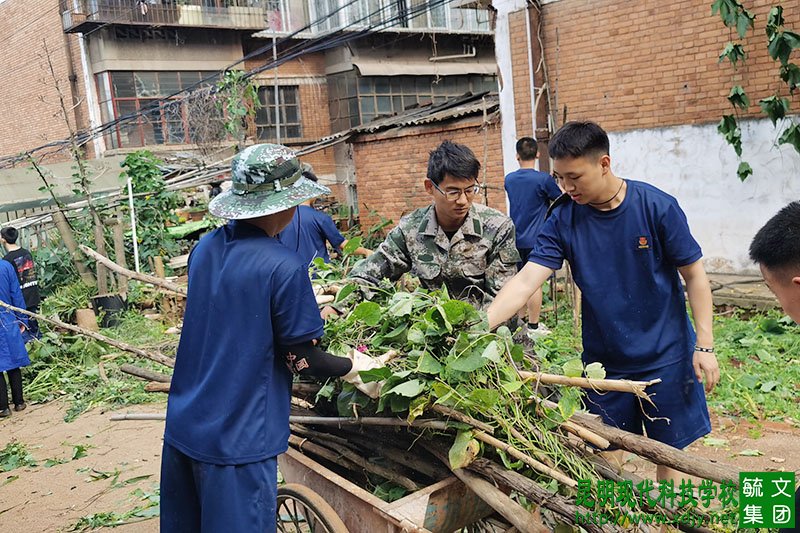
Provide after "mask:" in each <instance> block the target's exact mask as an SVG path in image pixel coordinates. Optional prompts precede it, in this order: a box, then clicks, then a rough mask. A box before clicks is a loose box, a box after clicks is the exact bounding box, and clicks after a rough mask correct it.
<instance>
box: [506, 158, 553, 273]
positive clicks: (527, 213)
mask: <svg viewBox="0 0 800 533" xmlns="http://www.w3.org/2000/svg"><path fill="white" fill-rule="evenodd" d="M504 185H505V189H506V194H508V206H509V213H508V215H509V216H510V217H511V220H513V221H514V227H515V228H516V230H517V232H516V238H517V248H522V249H526V248H527V249H530V248H533V245H534V244H535V243H536V236H537V235H538V234H539V229H540V228H541V226H542V222H544V215H545V213H547V208H548V207H550V202H551V201H553V200H555V199H556V198H558V197H559V196H561V189H559V188H558V185H556V182H555V180H554V179H553V178H552V176H550V174H546V173H544V172H539V171H538V170H534V169H532V168H521V169H519V170H515V171H514V172H511V173H510V174H509V175H508V176H506V179H505V184H504ZM522 259H523V260H524V259H525V258H524V257H523V258H522Z"/></svg>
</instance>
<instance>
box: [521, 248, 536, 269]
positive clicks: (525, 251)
mask: <svg viewBox="0 0 800 533" xmlns="http://www.w3.org/2000/svg"><path fill="white" fill-rule="evenodd" d="M531 250H533V248H517V252H519V263H517V271H520V270H522V267H524V266H525V263H527V262H528V256H529V255H531Z"/></svg>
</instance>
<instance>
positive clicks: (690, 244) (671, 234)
mask: <svg viewBox="0 0 800 533" xmlns="http://www.w3.org/2000/svg"><path fill="white" fill-rule="evenodd" d="M658 231H659V233H660V235H659V238H660V240H661V242H662V244H663V246H664V255H665V257H666V258H667V260H668V261H669V262H670V263H672V264H673V265H675V266H676V267H682V266H686V265H690V264H692V263H694V262H695V261H697V260H698V259H700V258H701V257H703V251H702V250H701V249H700V245H699V244H698V243H697V241H696V240H695V239H694V237H693V236H692V233H691V231H690V230H689V222H688V221H687V220H686V214H685V213H684V212H683V210H682V209H681V208H680V206H679V205H678V202H677V201H676V200H674V199H673V201H672V202H671V203H670V204H669V205H668V206H667V209H666V211H665V212H664V214H663V215H662V216H661V220H660V223H659V226H658Z"/></svg>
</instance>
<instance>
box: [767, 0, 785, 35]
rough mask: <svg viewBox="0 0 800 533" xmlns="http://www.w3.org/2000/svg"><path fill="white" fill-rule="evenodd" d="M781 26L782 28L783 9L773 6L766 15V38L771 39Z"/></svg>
mask: <svg viewBox="0 0 800 533" xmlns="http://www.w3.org/2000/svg"><path fill="white" fill-rule="evenodd" d="M781 26H783V7H781V6H774V7H773V8H772V9H770V10H769V15H767V37H768V38H769V39H772V37H773V36H774V35H775V33H777V31H778V29H779V28H780V27H781Z"/></svg>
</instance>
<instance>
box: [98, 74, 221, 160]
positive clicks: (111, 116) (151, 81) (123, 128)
mask: <svg viewBox="0 0 800 533" xmlns="http://www.w3.org/2000/svg"><path fill="white" fill-rule="evenodd" d="M216 76H217V73H215V72H200V71H181V72H124V71H115V72H102V73H100V74H97V75H96V81H97V93H98V95H99V100H100V109H101V115H102V116H101V118H102V120H103V123H107V122H110V121H113V120H119V119H123V118H125V117H128V116H132V115H136V114H137V113H139V116H137V117H136V119H134V120H130V121H124V122H123V123H121V124H118V125H116V126H114V127H113V128H112V129H110V130H109V132H108V133H107V134H106V143H107V145H108V147H109V148H138V147H141V146H148V145H158V144H191V143H194V142H197V139H196V138H194V137H195V131H194V130H193V129H192V128H190V120H189V119H190V117H189V112H188V109H187V104H186V102H185V101H182V100H180V98H179V97H173V95H174V94H175V93H178V92H180V91H183V90H187V89H190V88H195V87H200V86H203V85H213V84H214V83H215V82H216ZM184 95H185V93H183V94H182V95H181V96H184ZM207 114H208V116H207V117H203V118H204V119H205V120H219V121H222V120H223V115H222V113H221V112H220V111H219V110H216V109H215V108H213V107H211V108H210V109H209V110H208V112H207ZM192 118H193V119H196V118H195V117H192Z"/></svg>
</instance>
